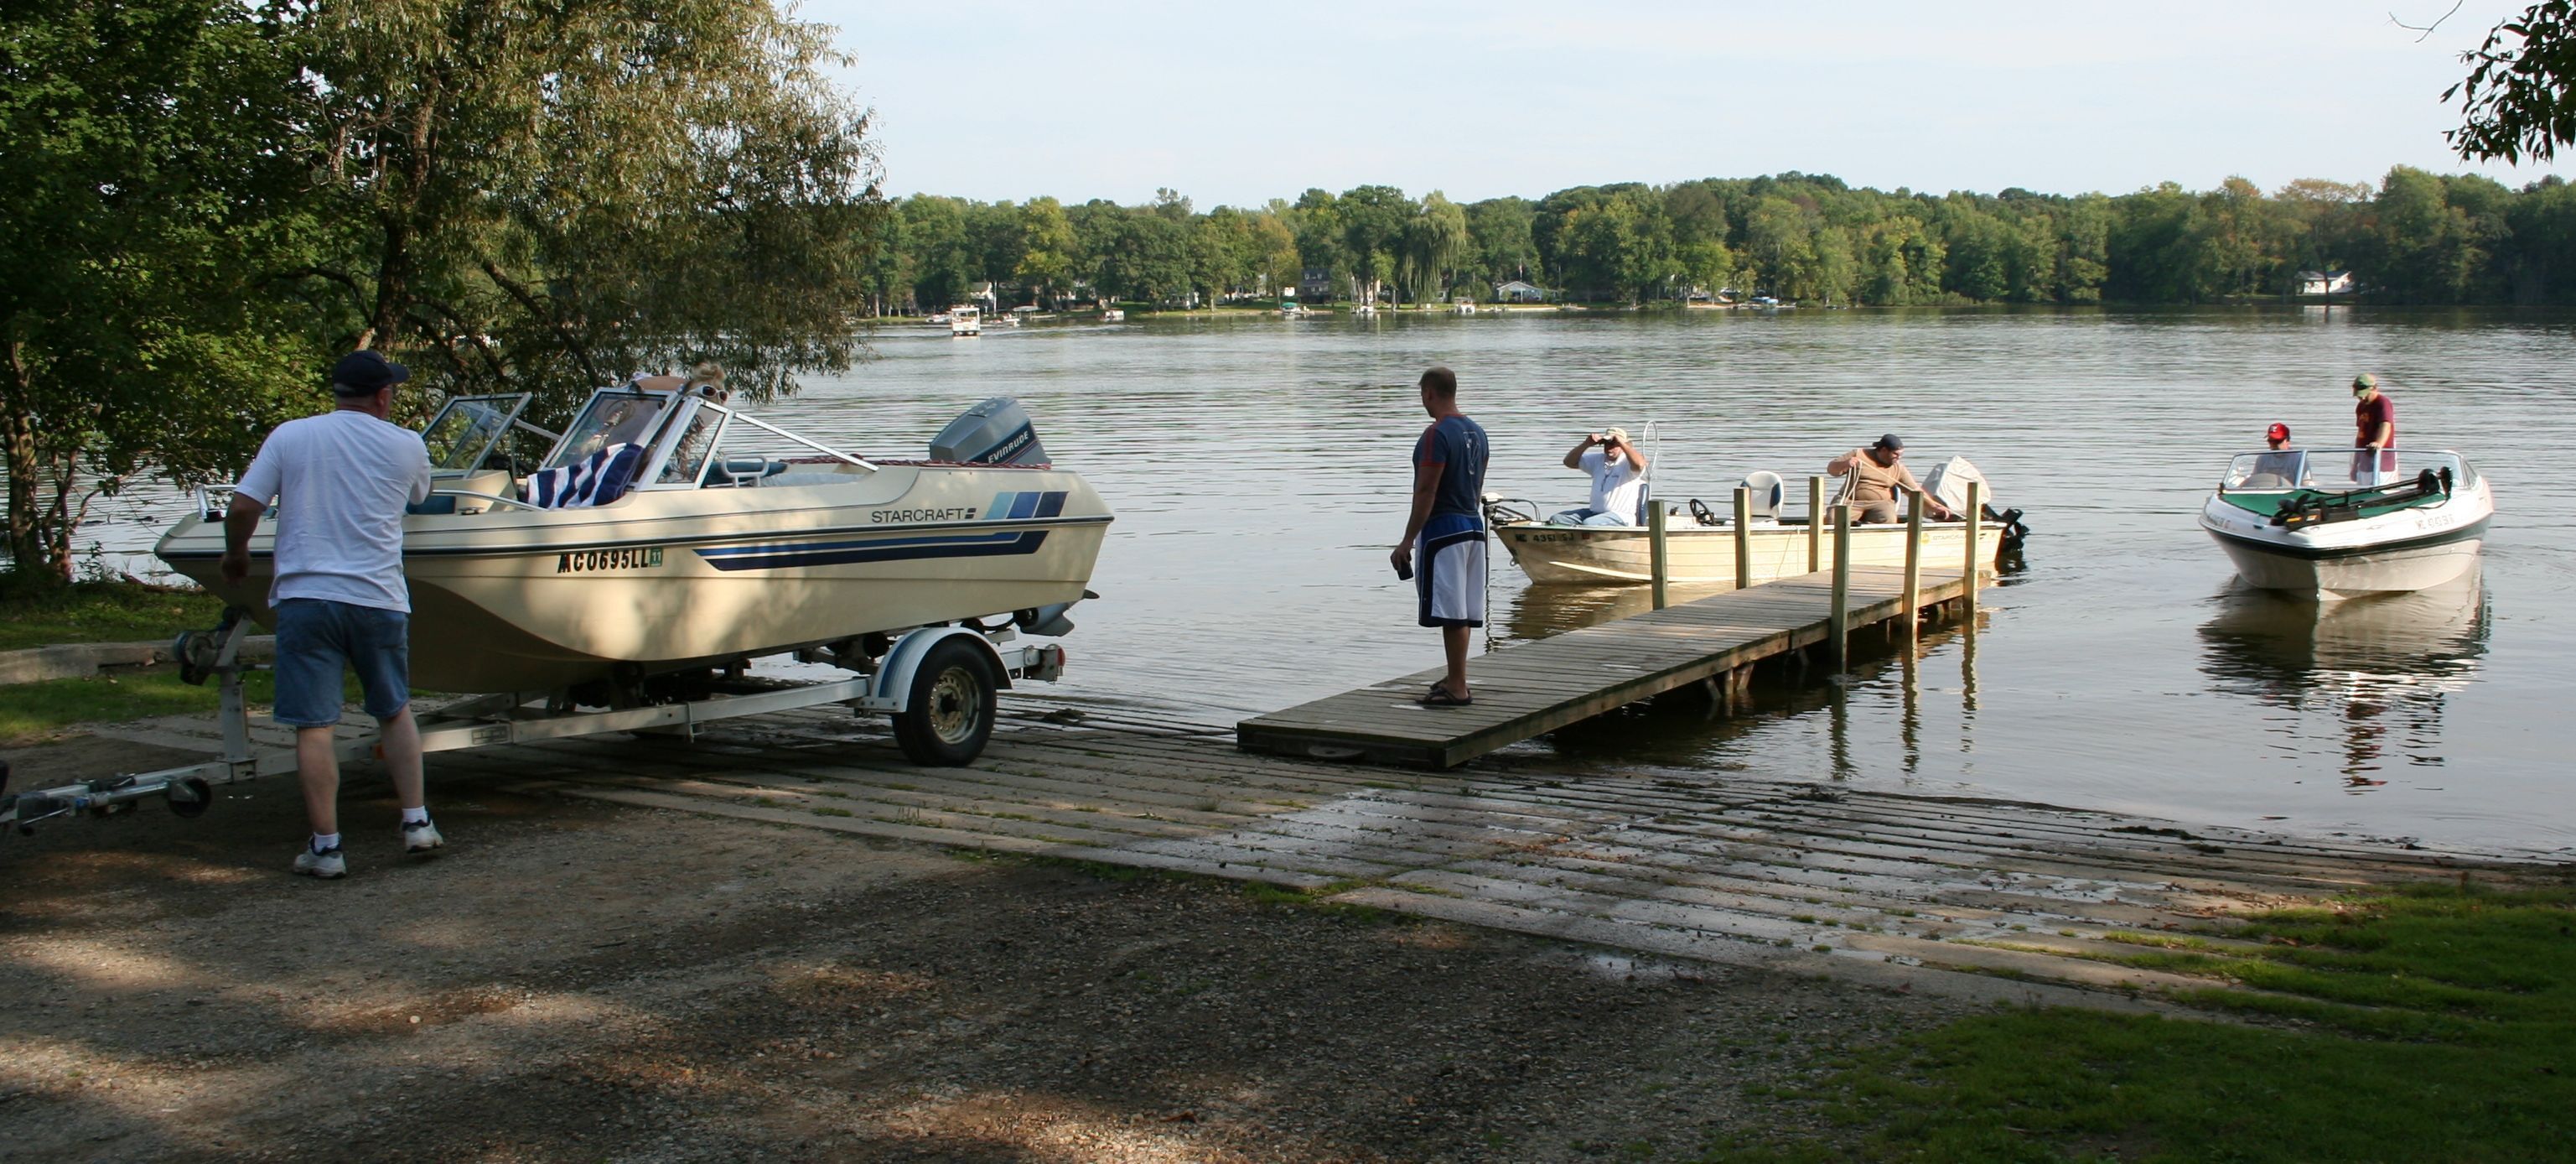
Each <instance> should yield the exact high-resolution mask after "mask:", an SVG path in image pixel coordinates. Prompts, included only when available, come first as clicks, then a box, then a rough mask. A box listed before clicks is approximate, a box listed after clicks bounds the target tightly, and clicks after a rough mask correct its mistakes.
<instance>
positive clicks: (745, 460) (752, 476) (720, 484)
mask: <svg viewBox="0 0 2576 1164" xmlns="http://www.w3.org/2000/svg"><path fill="white" fill-rule="evenodd" d="M786 471H787V462H785V461H771V460H765V459H763V458H760V457H727V458H725V459H724V460H721V461H718V462H716V467H715V471H714V472H712V473H709V474H707V482H706V486H705V487H706V488H709V489H723V488H727V487H732V486H745V485H757V484H760V483H761V482H762V481H765V480H767V479H769V478H771V477H775V476H777V475H779V474H781V473H784V472H786Z"/></svg>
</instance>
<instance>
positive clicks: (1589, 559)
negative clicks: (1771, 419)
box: [1494, 522, 2004, 587]
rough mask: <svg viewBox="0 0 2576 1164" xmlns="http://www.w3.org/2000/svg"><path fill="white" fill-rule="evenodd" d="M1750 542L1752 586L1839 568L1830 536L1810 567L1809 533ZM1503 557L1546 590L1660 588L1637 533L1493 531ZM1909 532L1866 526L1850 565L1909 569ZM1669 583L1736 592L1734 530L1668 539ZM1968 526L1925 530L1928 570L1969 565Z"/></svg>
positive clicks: (1991, 540) (1988, 546) (1800, 530)
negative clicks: (1642, 584)
mask: <svg viewBox="0 0 2576 1164" xmlns="http://www.w3.org/2000/svg"><path fill="white" fill-rule="evenodd" d="M1749 533H1750V536H1749V538H1748V540H1749V541H1750V543H1751V547H1750V548H1751V551H1752V582H1753V584H1754V585H1757V586H1758V585H1760V584H1762V583H1764V582H1769V581H1772V580H1773V579H1777V578H1788V577H1795V576H1797V575H1800V574H1805V573H1809V572H1810V571H1813V570H1830V569H1832V568H1833V566H1834V539H1833V534H1832V531H1830V530H1828V531H1825V532H1824V536H1823V537H1821V538H1819V539H1818V540H1817V541H1818V544H1817V554H1816V557H1817V560H1816V561H1815V562H1814V563H1812V564H1811V563H1810V562H1809V561H1808V554H1807V527H1806V526H1803V525H1768V526H1766V525H1756V526H1753V527H1751V529H1750V531H1749ZM2003 534H2004V531H2003V528H2002V526H2001V525H2000V524H1999V523H1993V522H1988V523H1984V524H1982V525H1981V527H1980V528H1979V530H1978V534H1977V554H1976V560H1977V562H1978V563H1979V564H1980V565H1981V566H1983V567H1985V568H1987V569H1992V568H1993V566H1994V563H1995V556H1996V555H1997V554H1998V553H2000V552H2001V551H2002V549H2003ZM1494 536H1495V538H1496V539H1497V540H1499V541H1501V542H1502V544H1503V550H1504V552H1506V553H1508V554H1510V555H1511V556H1512V560H1513V561H1514V562H1517V563H1519V564H1520V567H1521V570H1522V572H1523V573H1526V574H1528V575H1529V578H1530V581H1532V582H1539V583H1548V584H1560V583H1567V584H1581V585H1593V586H1601V585H1617V584H1620V583H1632V582H1651V581H1653V580H1654V573H1653V571H1654V564H1653V563H1654V553H1653V547H1652V544H1651V542H1650V539H1649V538H1648V536H1647V534H1646V531H1645V529H1644V528H1643V527H1639V526H1567V525H1543V524H1539V523H1536V522H1513V523H1511V524H1509V525H1501V526H1496V527H1494ZM1905 541H1906V539H1905V527H1904V526H1902V525H1862V526H1853V527H1852V530H1851V544H1852V564H1853V565H1856V566H1891V567H1903V566H1904V565H1905ZM1664 548H1665V579H1666V580H1667V581H1669V582H1672V583H1674V584H1677V585H1703V586H1724V587H1732V586H1733V585H1734V584H1735V530H1734V529H1733V527H1730V526H1685V527H1681V528H1677V529H1669V530H1666V531H1665V534H1664ZM1967 550H1968V531H1967V525H1966V523H1964V522H1937V523H1927V524H1925V525H1924V527H1923V549H1922V562H1923V564H1924V565H1926V566H1928V567H1930V568H1932V569H1936V570H1938V569H1956V568H1958V567H1959V565H1960V564H1961V563H1963V562H1965V561H1966V560H1967Z"/></svg>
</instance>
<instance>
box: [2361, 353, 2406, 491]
mask: <svg viewBox="0 0 2576 1164" xmlns="http://www.w3.org/2000/svg"><path fill="white" fill-rule="evenodd" d="M2352 425H2353V438H2352V446H2353V447H2354V448H2356V449H2361V450H2365V451H2363V452H2359V453H2356V454H2354V455H2353V458H2352V480H2353V484H2356V485H2361V486H2365V487H2367V486H2372V485H2377V484H2380V483H2381V482H2383V481H2385V480H2387V478H2388V476H2390V475H2393V474H2395V473H2396V472H2397V454H2396V452H2395V451H2394V450H2395V449H2396V448H2397V402H2396V401H2394V400H2390V399H2389V398H2388V397H2387V396H2386V395H2384V394H2382V393H2381V392H2380V391H2379V378H2378V377H2377V376H2373V375H2371V374H2370V373H2368V372H2364V373H2362V374H2360V375H2358V376H2355V377H2353V378H2352ZM2371 449H2378V450H2382V451H2380V452H2376V453H2374V452H2369V451H2366V450H2371Z"/></svg>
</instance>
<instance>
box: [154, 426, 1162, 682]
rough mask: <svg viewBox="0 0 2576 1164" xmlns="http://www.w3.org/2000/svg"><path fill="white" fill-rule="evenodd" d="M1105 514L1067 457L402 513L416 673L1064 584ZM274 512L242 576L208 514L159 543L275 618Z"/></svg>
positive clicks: (566, 665) (673, 658) (1084, 565)
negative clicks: (591, 503) (1030, 464)
mask: <svg viewBox="0 0 2576 1164" xmlns="http://www.w3.org/2000/svg"><path fill="white" fill-rule="evenodd" d="M819 476H824V477H831V476H835V474H828V473H827V474H819ZM1110 520H1111V514H1110V512H1109V510H1108V507H1107V506H1106V505H1105V504H1104V503H1103V502H1102V501H1101V500H1100V498H1099V495H1098V494H1097V493H1094V492H1093V491H1092V490H1091V488H1090V486H1089V485H1087V484H1085V483H1084V482H1083V481H1082V479H1081V478H1080V477H1079V476H1076V475H1075V474H1072V473H1069V472H1058V471H1054V470H1037V469H1013V468H999V467H967V466H928V465H924V466H886V467H882V468H881V469H880V471H879V472H878V473H876V474H873V475H856V474H852V475H847V476H846V477H845V478H844V479H843V480H840V481H831V482H826V483H821V484H811V485H787V486H763V487H758V488H747V489H697V490H680V491H638V492H636V493H632V494H629V495H628V496H626V497H624V498H621V499H620V500H619V501H618V502H616V503H615V504H612V505H608V506H603V507H600V508H597V509H576V510H542V511H531V510H520V509H510V508H503V507H495V508H493V509H491V510H488V511H486V512H484V513H480V514H466V515H428V514H422V515H413V516H410V517H407V518H405V519H404V547H403V549H404V552H403V573H404V576H405V579H406V581H407V582H408V583H409V585H410V591H411V602H412V638H411V674H412V683H413V685H414V686H415V687H419V688H422V689H425V690H434V691H453V692H488V691H540V690H552V689H557V688H562V687H568V686H573V685H576V684H581V683H586V682H590V681H594V680H600V679H607V678H611V677H614V676H624V677H629V678H631V677H636V676H641V675H650V674H654V673H659V672H666V671H675V670H684V669H689V668H694V667H703V666H708V665H712V664H721V663H726V662H730V661H732V660H736V659H742V658H748V657H756V656H759V655H764V654H773V653H777V652H780V651H786V650H793V649H796V648H799V647H806V646H816V645H821V644H825V643H832V642H837V641H839V640H842V639H846V638H849V637H852V636H854V635H860V634H865V633H868V632H871V631H897V630H904V629H909V628H911V627H917V626H926V625H931V624H935V623H942V622H954V621H958V620H962V619H970V618H986V617H990V616H993V615H997V614H1007V613H1010V612H1014V611H1019V610H1026V609H1032V608H1036V607H1043V606H1048V605H1052V604H1055V603H1066V602H1073V601H1076V600H1078V599H1080V598H1081V597H1082V596H1083V588H1084V585H1085V584H1086V583H1087V582H1088V581H1089V579H1090V577H1091V570H1092V566H1093V564H1094V562H1095V561H1096V560H1097V558H1098V556H1099V552H1100V544H1101V541H1102V538H1103V537H1104V535H1105V534H1106V532H1107V529H1108V525H1109V522H1110ZM272 532H273V523H270V522H263V523H262V525H261V527H260V530H259V532H258V534H257V535H256V536H255V537H254V538H253V540H252V544H251V557H252V569H251V573H250V576H249V577H248V578H246V579H244V580H243V581H242V582H239V583H230V582H226V581H224V580H223V578H222V577H221V576H220V573H219V571H218V570H217V558H218V556H219V555H220V553H221V551H222V536H223V535H222V529H221V526H220V523H219V522H213V521H207V520H204V519H202V518H191V519H188V520H186V521H182V522H181V523H180V524H179V525H178V526H177V527H175V528H173V529H172V530H171V531H170V533H169V534H168V535H166V536H164V537H163V538H162V540H161V543H160V546H159V547H158V550H157V552H158V553H159V554H160V556H161V557H162V558H163V559H164V560H165V561H167V562H169V563H170V565H171V566H172V567H173V568H174V569H176V570H178V571H179V572H180V573H182V574H184V575H186V576H188V577H189V578H191V579H194V580H195V581H197V582H198V583H200V584H201V585H204V586H206V587H207V588H208V589H209V590H212V591H214V592H215V593H216V594H218V595H220V596H222V597H223V598H224V599H225V600H226V601H227V602H230V603H234V604H237V605H240V606H244V607H247V608H249V609H250V610H251V611H252V613H253V617H254V618H255V619H256V620H257V621H259V622H260V623H261V624H262V625H264V626H267V625H274V624H273V621H272V616H271V614H270V612H269V609H268V606H267V602H266V595H267V590H268V582H269V575H270V560H269V556H268V548H269V542H270V536H271V534H272Z"/></svg>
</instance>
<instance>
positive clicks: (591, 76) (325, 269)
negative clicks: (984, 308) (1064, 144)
mask: <svg viewBox="0 0 2576 1164" xmlns="http://www.w3.org/2000/svg"><path fill="white" fill-rule="evenodd" d="M259 11H260V12H261V13H262V18H263V19H264V20H265V21H266V22H267V23H268V24H269V25H270V26H272V27H273V28H274V29H276V30H277V32H278V34H280V35H293V36H296V37H299V38H302V39H303V40H304V41H305V42H307V43H309V44H310V45H311V46H312V52H311V56H310V59H309V60H308V61H307V62H306V68H307V70H308V73H307V75H308V76H309V77H310V79H311V85H310V91H309V92H308V93H307V94H306V99H307V110H306V116H307V121H306V123H305V127H306V131H307V136H308V140H307V141H304V142H301V143H295V144H296V145H297V146H298V147H299V148H301V149H305V150H309V151H311V153H312V155H313V156H314V157H315V158H316V159H317V163H318V164H317V167H316V168H317V174H316V177H317V178H318V180H319V197H320V198H321V200H322V203H323V205H324V208H325V210H324V217H325V219H326V221H327V222H329V223H330V225H331V226H332V227H333V228H334V234H333V237H332V240H331V242H332V245H331V247H330V249H329V251H328V253H326V254H325V255H324V256H323V257H322V258H321V259H320V260H319V261H316V262H314V263H312V264H311V265H309V266H307V267H304V268H302V269H300V270H299V271H297V272H296V274H298V275H299V276H300V277H301V281H300V283H299V286H300V288H301V289H302V290H303V291H304V292H305V293H306V295H307V296H308V301H309V303H310V305H311V307H312V308H313V311H314V314H315V322H314V326H315V327H316V328H317V330H319V331H320V332H321V333H322V334H325V335H329V336H331V337H333V338H334V339H336V340H338V341H340V342H341V343H342V344H344V345H345V344H356V345H358V346H374V347H379V348H386V349H391V350H392V351H394V352H395V353H396V354H398V355H400V356H402V357H404V358H406V359H407V360H409V361H410V362H412V363H413V364H414V365H415V370H416V371H418V372H422V373H424V374H425V375H424V376H423V377H422V378H423V379H425V380H427V381H428V382H429V383H430V384H432V385H434V386H437V387H442V388H448V389H451V390H467V391H492V390H521V391H534V392H537V393H539V394H540V395H541V397H542V398H544V400H545V401H546V404H547V408H548V409H549V410H555V409H560V408H561V407H563V406H565V405H567V404H568V403H569V402H570V401H572V400H573V399H576V398H577V397H578V396H579V395H580V394H581V393H583V392H586V391H587V390H588V389H590V388H592V387H595V386H597V385H600V384H603V383H608V382H611V381H613V380H617V379H622V378H623V377H625V376H626V375H627V374H629V373H631V372H635V371H641V370H655V369H663V368H670V367H675V366H681V365H685V364H688V363H690V362H693V361H696V360H699V359H714V360H717V361H719V362H720V363H722V364H723V365H724V367H725V369H726V372H727V374H728V382H729V383H730V384H732V385H733V386H734V387H736V388H738V389H749V390H751V391H752V392H754V393H755V394H767V393H772V392H778V391H784V390H789V389H792V387H793V386H794V376H795V374H796V373H798V372H803V371H810V370H824V369H839V368H842V367H846V366H847V364H848V362H849V360H850V359H851V358H852V357H853V356H854V355H855V354H856V352H857V340H856V337H855V336H854V334H853V332H852V329H851V328H850V326H849V318H848V313H849V309H850V304H851V303H852V302H854V301H857V300H859V299H861V298H862V297H863V294H864V290H865V288H866V285H867V282H868V280H869V278H870V276H871V266H872V264H871V263H870V261H869V260H870V258H871V253H870V252H871V249H872V247H873V242H874V238H875V229H876V226H877V223H878V220H879V218H880V217H881V215H882V214H883V206H882V203H881V201H880V199H879V198H878V196H877V193H876V176H877V170H876V159H875V151H874V147H873V146H872V145H871V144H870V143H869V142H868V141H867V139H866V128H867V126H866V118H865V116H864V115H863V114H861V113H860V112H859V111H857V110H856V109H855V108H853V107H851V106H850V105H849V103H848V101H847V99H846V98H845V97H843V96H842V95H841V94H840V93H839V92H838V91H837V90H835V89H834V88H833V87H832V86H831V84H830V82H829V81H828V80H827V79H826V78H825V76H824V74H823V70H824V69H825V68H826V67H828V66H831V65H835V64H839V63H842V58H841V57H840V56H839V55H838V54H836V53H835V52H833V51H832V50H831V49H830V47H829V37H828V34H829V30H828V29H825V28H822V27H819V26H816V25H810V24H803V23H799V22H796V21H794V20H791V19H788V18H786V17H783V16H781V15H780V14H779V12H778V10H777V9H776V8H774V7H773V6H772V5H771V4H769V3H768V2H767V0H676V2H671V0H599V2H595V3H585V4H579V5H569V6H567V5H561V4H551V3H539V2H536V0H311V2H310V3H302V4H280V5H270V6H264V7H262V8H261V9H259ZM946 233H950V232H943V234H942V235H941V236H940V237H943V238H944V237H945V235H946ZM953 233H954V234H957V235H960V236H966V235H967V232H966V231H965V230H964V229H963V228H962V227H961V228H960V229H958V230H957V231H955V232H953ZM969 237H971V236H969ZM991 241H993V240H978V242H991ZM965 245H966V247H967V250H968V253H966V254H963V255H961V256H958V257H957V258H956V259H955V260H954V261H955V264H956V266H957V267H958V268H960V269H963V270H968V271H972V270H976V269H980V268H982V267H985V266H989V265H992V264H993V263H995V262H997V261H1003V260H1004V259H1005V258H1006V256H1005V255H1004V254H1002V253H1001V252H998V251H996V250H995V249H993V246H992V245H982V246H978V245H975V244H965ZM1004 269H1005V270H1008V269H1009V265H1008V263H1007V262H1005V263H1004ZM880 274H881V272H880Z"/></svg>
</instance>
